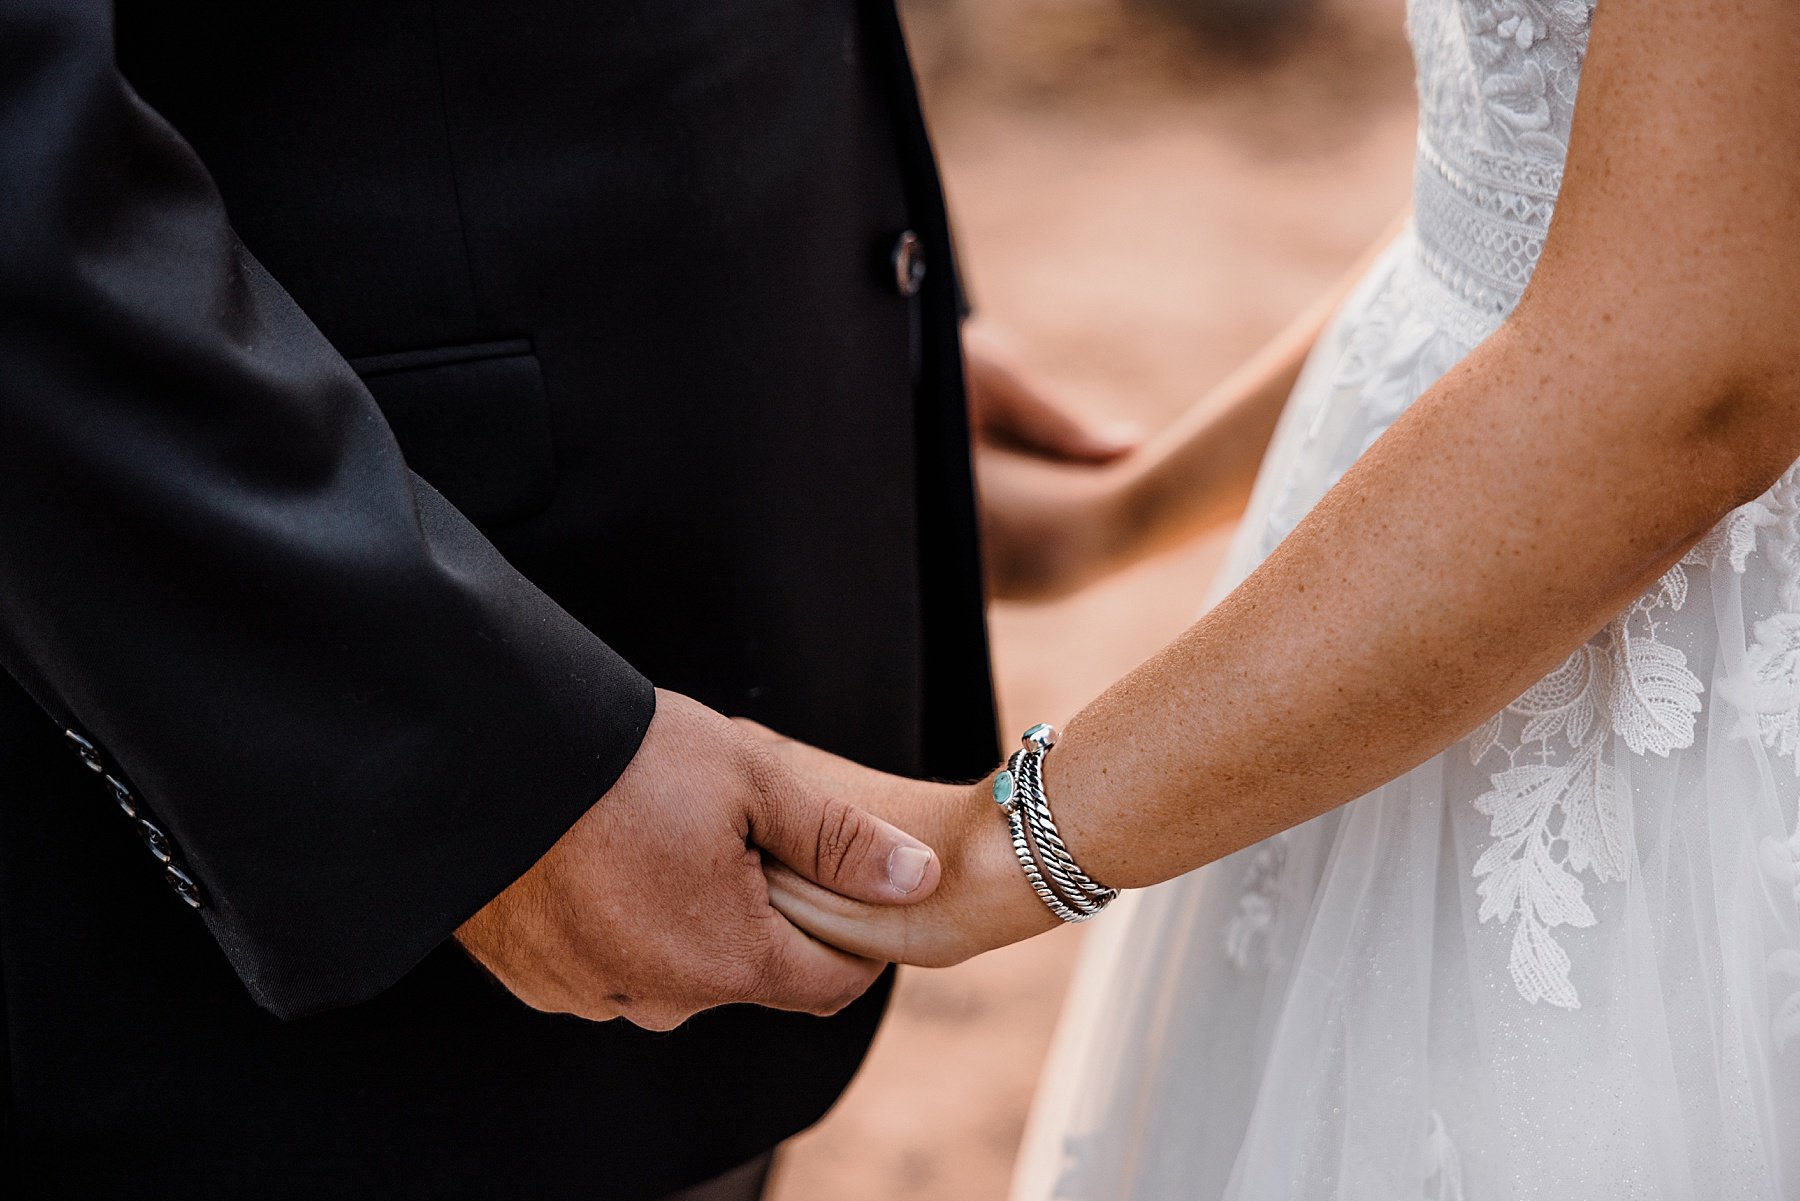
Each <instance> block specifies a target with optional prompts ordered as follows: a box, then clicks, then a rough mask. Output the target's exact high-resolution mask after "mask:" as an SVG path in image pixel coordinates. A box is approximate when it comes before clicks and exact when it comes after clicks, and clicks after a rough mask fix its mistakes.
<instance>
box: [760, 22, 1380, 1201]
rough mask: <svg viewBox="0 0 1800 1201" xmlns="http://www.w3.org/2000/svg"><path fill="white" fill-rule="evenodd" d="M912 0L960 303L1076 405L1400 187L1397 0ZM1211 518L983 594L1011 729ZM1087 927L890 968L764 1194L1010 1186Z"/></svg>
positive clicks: (1118, 385) (1161, 377)
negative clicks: (879, 1006)
mask: <svg viewBox="0 0 1800 1201" xmlns="http://www.w3.org/2000/svg"><path fill="white" fill-rule="evenodd" d="M902 7H903V9H904V10H905V12H906V16H907V24H908V28H909V30H910V32H911V36H912V40H913V46H914V50H915V53H916V56H917V59H918V63H919V68H920V73H921V77H922V79H921V82H922V84H923V87H924V91H925V102H926V108H927V110H928V112H929V116H930V118H931V120H932V126H933V130H934V134H935V137H936V141H937V148H938V152H939V155H940V157H941V159H942V166H943V170H944V175H945V179H946V186H947V187H948V190H949V193H950V203H951V209H952V212H953V213H954V215H955V217H956V220H957V223H958V230H959V239H960V246H959V249H960V250H961V252H962V257H963V261H964V267H965V271H966V273H967V275H968V278H969V282H970V285H971V291H972V293H973V296H974V300H975V303H976V307H977V309H978V311H979V312H980V314H981V316H982V319H984V320H987V321H990V322H992V323H994V324H995V325H997V326H999V327H1001V328H1003V329H1005V330H1007V331H1009V333H1010V334H1011V335H1013V340H1014V341H1015V342H1016V344H1017V346H1018V348H1019V350H1020V351H1021V352H1022V354H1023V356H1024V358H1025V361H1026V363H1027V364H1028V365H1029V366H1030V367H1032V368H1033V369H1034V373H1035V374H1036V375H1037V376H1038V377H1039V378H1040V379H1041V380H1042V381H1043V382H1044V383H1045V384H1046V385H1047V386H1049V387H1051V388H1052V389H1053V390H1054V391H1056V392H1057V393H1058V394H1060V395H1062V396H1064V397H1066V398H1068V399H1069V400H1070V401H1071V402H1073V403H1075V404H1077V405H1078V406H1080V407H1082V408H1084V409H1086V410H1088V411H1090V412H1093V413H1096V414H1100V415H1104V416H1109V417H1129V418H1133V419H1136V420H1138V421H1140V422H1142V423H1143V424H1144V425H1146V426H1147V427H1149V428H1152V429H1154V428H1156V427H1159V426H1160V425H1162V424H1163V423H1165V422H1166V421H1168V420H1169V419H1171V418H1172V417H1173V416H1174V415H1175V414H1176V413H1178V412H1180V411H1181V410H1182V409H1183V408H1184V407H1186V406H1187V405H1189V404H1191V403H1194V402H1195V400H1196V399H1197V398H1198V397H1200V396H1202V395H1203V394H1204V392H1205V391H1206V389H1207V387H1208V385H1210V384H1211V383H1212V382H1213V381H1215V380H1217V379H1219V378H1220V377H1221V376H1223V375H1224V374H1225V373H1226V372H1227V371H1229V370H1230V369H1231V368H1232V367H1234V366H1235V365H1236V364H1237V363H1238V362H1239V361H1241V360H1242V358H1243V357H1244V356H1245V355H1247V354H1248V353H1249V352H1251V351H1252V350H1254V349H1255V348H1256V347H1257V345H1259V343H1260V342H1261V341H1262V340H1263V339H1264V338H1266V337H1267V336H1268V335H1270V334H1271V333H1273V332H1274V331H1275V330H1276V329H1277V328H1279V327H1280V326H1281V325H1282V324H1283V323H1284V322H1285V321H1286V320H1287V319H1288V318H1289V317H1291V316H1292V315H1294V314H1295V313H1297V312H1299V311H1300V310H1301V309H1302V308H1304V307H1305V306H1306V304H1307V303H1308V302H1309V301H1310V300H1311V299H1312V298H1313V297H1314V296H1315V295H1316V294H1317V293H1318V292H1319V291H1320V290H1322V289H1323V288H1325V287H1327V286H1329V285H1330V283H1331V282H1332V281H1333V280H1334V279H1336V278H1337V277H1338V276H1339V275H1340V274H1341V273H1342V272H1343V271H1344V269H1345V268H1346V267H1347V266H1348V265H1349V264H1351V263H1352V262H1353V261H1354V260H1355V259H1356V258H1357V257H1358V256H1359V255H1360V253H1361V252H1362V251H1363V250H1364V249H1365V248H1366V247H1367V245H1368V244H1369V242H1370V241H1371V239H1373V238H1374V237H1375V236H1376V235H1378V234H1379V233H1380V231H1381V230H1382V229H1383V228H1384V227H1385V226H1386V225H1387V223H1388V222H1389V221H1390V220H1391V219H1392V218H1393V216H1394V215H1395V214H1396V213H1397V212H1399V211H1400V209H1401V207H1402V206H1403V205H1404V204H1405V201H1406V195H1407V171H1408V167H1409V165H1410V161H1411V156H1412V144H1413V117H1414V109H1413V96H1412V85H1411V62H1410V59H1409V58H1408V56H1407V51H1406V47H1405V42H1404V39H1403V32H1402V19H1403V14H1402V0H1311V2H1308V0H905V2H904V3H903V5H902ZM1184 9H1185V10H1202V9H1205V10H1210V12H1211V14H1212V15H1213V17H1214V19H1213V20H1211V21H1209V22H1203V23H1201V24H1200V25H1198V26H1196V25H1194V24H1192V23H1183V22H1182V21H1181V19H1180V16H1179V14H1180V13H1181V12H1182V11H1183V10H1184ZM1259 13H1261V14H1266V20H1259V19H1258V15H1259ZM1224 537H1225V535H1224V534H1223V533H1222V534H1221V535H1219V536H1218V537H1214V538H1211V539H1208V540H1207V541H1206V542H1204V543H1201V544H1197V545H1195V546H1194V547H1192V548H1190V549H1189V550H1187V551H1185V552H1182V553H1179V554H1176V555H1171V556H1168V557H1166V558H1164V559H1162V560H1159V561H1156V562H1152V563H1149V564H1146V565H1144V566H1143V567H1141V568H1139V569H1136V570H1134V571H1132V572H1130V573H1128V574H1127V575H1125V576H1122V577H1120V578H1117V579H1115V580H1112V581H1109V582H1107V583H1106V584H1104V585H1101V586H1099V587H1096V588H1094V589H1091V590H1090V591H1088V592H1087V593H1085V594H1083V595H1081V596H1078V597H1075V598H1073V599H1072V600H1069V601H1066V602H1060V603H1057V604H1054V605H1044V606H1031V607H1023V606H1002V607H999V608H997V609H996V611H995V612H994V615H993V629H994V639H995V656H996V663H997V670H998V673H999V683H1000V707H1001V729H1002V731H1003V732H1007V731H1018V730H1021V729H1023V728H1025V727H1026V726H1027V725H1029V724H1031V723H1032V722H1034V721H1045V720H1049V721H1061V720H1063V719H1065V718H1066V717H1067V716H1068V715H1069V714H1071V713H1072V712H1074V711H1075V710H1076V709H1078V708H1079V707H1080V706H1081V705H1082V703H1084V702H1085V701H1086V700H1088V699H1089V698H1090V697H1092V696H1093V695H1094V694H1095V693H1096V692H1098V691H1099V690H1100V689H1101V688H1102V687H1104V686H1105V685H1106V684H1107V683H1108V682H1110V681H1111V680H1112V679H1114V678H1115V677H1117V676H1119V675H1120V674H1122V673H1123V672H1124V671H1126V670H1127V669H1129V668H1130V667H1132V666H1133V665H1134V664H1136V663H1137V662H1138V661H1140V660H1141V659H1143V658H1144V657H1145V656H1147V655H1148V654H1149V653H1150V652H1151V651H1153V650H1155V649H1156V648H1157V647H1158V646H1160V645H1161V644H1162V643H1164V642H1166V641H1167V640H1168V639H1169V638H1171V637H1173V636H1174V635H1175V634H1176V633H1177V632H1179V631H1180V630H1181V629H1182V628H1183V627H1184V626H1185V625H1186V624H1187V622H1188V621H1189V620H1190V619H1191V617H1192V616H1193V613H1194V610H1195V608H1196V606H1197V605H1198V604H1199V602H1200V599H1201V597H1202V594H1203V593H1204V592H1205V589H1206V585H1207V582H1208V579H1209V577H1210V576H1211V574H1212V572H1213V570H1214V568H1215V566H1216V565H1217V562H1218V559H1219V556H1220V553H1221V552H1222V550H1223V542H1224ZM1079 941H1080V939H1079V932H1078V931H1077V930H1073V929H1071V930H1067V931H1063V932H1060V933H1058V934H1054V935H1050V936H1047V937H1045V938H1041V939H1037V940H1035V941H1033V942H1031V943H1028V944H1024V945H1021V946H1017V947H1012V948H1009V949H1008V950H1006V951H1003V952H999V953H996V954H994V955H990V956H987V957H985V958H983V959H981V960H977V961H974V962H971V963H967V964H964V965H962V966H961V967H958V968H953V969H950V970H947V971H938V972H926V971H909V972H905V973H903V974H902V976H901V981H900V987H899V992H898V996H897V998H896V1001H895V1005H894V1008H893V1011H892V1013H891V1016H890V1017H889V1020H888V1023H887V1025H886V1027H885V1028H884V1030H883V1032H882V1034H881V1036H880V1038H879V1039H878V1041H877V1042H876V1044H875V1048H874V1051H873V1053H872V1055H871V1057H870V1059H869V1062H868V1065H867V1066H866V1067H865V1068H864V1070H863V1072H862V1074H861V1076H859V1077H858V1079H857V1081H856V1083H855V1084H854V1085H853V1086H852V1088H851V1090H850V1092H849V1094H848V1095H847V1096H846V1097H845V1099H844V1101H843V1102H842V1104H840V1105H839V1106H838V1108H837V1109H836V1110H835V1111H834V1112H833V1113H832V1114H831V1116H830V1117H828V1118H827V1119H826V1120H825V1121H824V1122H823V1123H822V1124H821V1125H820V1126H819V1127H818V1128H817V1129H815V1130H813V1131H811V1132H809V1133H808V1134H806V1135H804V1136H802V1137H801V1138H800V1139H798V1140H796V1141H795V1143H794V1144H793V1145H792V1146H791V1147H790V1149H789V1150H788V1152H787V1154H786V1157H785V1160H784V1162H783V1164H782V1166H781V1169H780V1174H779V1177H778V1181H777V1184H776V1187H775V1189H774V1194H773V1195H774V1201H902V1199H912V1198H931V1199H932V1201H993V1199H997V1198H1002V1197H1004V1196H1005V1192H1006V1187H1007V1182H1008V1179H1009V1175H1010V1171H1011V1164H1012V1160H1013V1156H1014V1154H1015V1151H1016V1149H1017V1146H1018V1142H1019V1138H1020V1135H1021V1133H1022V1132H1023V1129H1024V1124H1025V1116H1026V1111H1027V1107H1028V1106H1029V1104H1030V1099H1031V1093H1032V1090H1033V1088H1034V1086H1035V1084H1036V1081H1037V1075H1038V1072H1039V1069H1040V1067H1041V1065H1042V1061H1043V1057H1044V1051H1045V1048H1046V1046H1047V1044H1048V1042H1049V1038H1050V1034H1051V1030H1052V1028H1053V1026H1054V1023H1055V1020H1056V1016H1057V1010H1058V1008H1059V1005H1060V1002H1061V999H1062V992H1063V987H1064V984H1065V981H1066V979H1067V976H1068V973H1069V970H1070V968H1071V967H1072V965H1073V961H1074V956H1075V951H1076V949H1077V948H1078V946H1079Z"/></svg>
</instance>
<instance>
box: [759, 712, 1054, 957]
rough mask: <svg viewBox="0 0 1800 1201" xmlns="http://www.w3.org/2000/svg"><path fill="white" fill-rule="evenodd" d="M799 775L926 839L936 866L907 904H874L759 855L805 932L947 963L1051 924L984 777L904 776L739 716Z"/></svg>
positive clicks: (872, 953) (866, 950)
mask: <svg viewBox="0 0 1800 1201" xmlns="http://www.w3.org/2000/svg"><path fill="white" fill-rule="evenodd" d="M742 724H743V725H744V726H745V728H747V729H749V730H750V731H752V732H753V733H755V734H757V735H759V736H760V737H762V738H763V739H765V740H767V742H768V745H769V746H770V749H771V750H773V751H774V753H775V754H776V756H777V757H778V758H780V759H781V760H782V762H783V763H784V764H785V765H786V766H788V767H789V768H791V769H792V770H793V771H794V772H795V773H796V774H798V775H799V776H800V777H801V778H802V779H804V780H806V781H808V782H809V783H812V784H814V785H815V786H816V787H818V788H820V789H822V790H825V791H826V792H827V793H828V795H831V796H835V797H837V798H838V799H840V800H844V801H848V802H850V803H852V804H855V805H858V806H862V807H866V809H867V811H868V812H870V813H873V814H875V815H877V816H879V817H882V818H885V819H886V820H888V821H891V822H893V823H894V824H895V825H897V826H899V827H900V828H901V829H903V830H906V831H907V832H908V833H910V834H912V835H914V836H915V837H917V838H919V839H921V840H922V841H924V842H925V843H926V844H927V845H929V846H931V847H932V848H934V849H935V850H936V851H937V853H938V858H939V861H940V863H941V864H942V870H943V875H942V878H941V880H940V882H939V884H938V887H937V891H936V892H934V893H933V894H932V896H931V897H930V898H929V899H928V900H925V901H921V902H920V903H918V904H917V905H911V906H900V907H893V908H883V907H882V906H878V905H865V904H862V903H860V902H856V901H847V900H845V899H844V898H843V897H839V896H837V895H835V894H833V893H831V892H829V891H827V890H826V889H823V888H820V887H818V886H817V885H815V884H813V883H811V882H810V881H808V880H806V879H805V878H804V877H802V876H799V875H796V874H795V873H794V872H791V871H789V870H788V869H787V868H786V867H784V866H782V865H781V864H779V863H775V862H770V861H765V866H764V871H765V873H766V874H767V876H768V878H769V899H770V901H771V902H772V903H773V905H774V906H775V908H776V909H777V910H779V911H780V912H781V913H782V914H783V915H784V916H785V917H786V918H787V919H788V920H789V921H791V922H793V923H794V924H795V925H796V926H799V927H800V928H801V929H803V930H805V931H806V932H807V933H809V934H811V935H812V936H813V937H815V938H818V939H820V940H822V941H824V942H828V943H831V944H832V945H834V946H837V947H839V948H841V949H843V950H846V951H850V952H851V953H852V954H856V955H860V956H863V957H865V958H869V959H883V960H889V961H891V962H894V963H911V964H916V965H918V966H921V967H947V966H949V965H950V964H953V963H961V962H962V961H963V960H965V959H968V958H969V957H971V956H973V955H978V954H980V953H981V952H983V951H989V950H992V949H994V948H995V947H1001V946H1005V945H1006V944H1008V943H1014V942H1018V941H1020V940H1021V939H1025V938H1029V937H1031V936H1032V935H1034V934H1041V933H1043V932H1044V931H1045V930H1048V929H1050V928H1052V927H1053V926H1055V925H1056V924H1057V921H1056V918H1055V917H1053V916H1052V915H1051V913H1050V911H1049V910H1048V909H1046V908H1045V907H1044V905H1043V902H1041V901H1039V900H1038V899H1037V896H1036V894H1034V893H1033V892H1032V891H1031V886H1030V885H1028V884H1027V883H1026V882H1025V876H1024V873H1023V872H1022V871H1021V870H1020V868H1019V861H1018V860H1017V859H1016V858H1015V857H1014V855H1013V850H1012V842H1011V838H1010V835H1009V834H1008V833H1007V825H1006V821H1005V819H1004V818H1003V817H1002V815H1001V814H1000V812H999V811H998V808H997V807H996V806H995V804H994V802H993V800H992V799H991V792H990V786H991V782H990V781H983V782H982V783H980V784H934V783H930V782H927V781H922V780H908V779H905V778H903V777H900V776H891V775H888V774H887V773H886V772H879V771H874V770H872V769H870V768H866V767H863V766H861V765H860V764H857V763H853V762H851V761H850V760H848V759H843V758H840V757H838V756H836V755H833V754H830V753H828V752H826V751H821V750H819V749H818V748H816V747H812V746H808V745H806V744H805V743H801V742H795V741H793V740H792V739H789V738H784V737H782V736H781V735H779V734H776V733H774V732H773V731H771V730H769V729H767V728H765V727H763V726H759V725H757V724H755V723H754V722H748V721H745V722H743V723H742Z"/></svg>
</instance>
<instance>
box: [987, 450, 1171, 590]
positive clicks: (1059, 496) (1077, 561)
mask: <svg viewBox="0 0 1800 1201" xmlns="http://www.w3.org/2000/svg"><path fill="white" fill-rule="evenodd" d="M1128 472H1129V469H1128V468H1127V466H1126V465H1125V464H1120V465H1117V466H1108V467H1071V466H1069V465H1067V464H1061V463H1052V462H1048V461H1046V460H1044V459H1041V458H1033V457H1029V456H1026V455H1021V454H1017V453H1014V452H1010V451H1004V450H987V451H984V452H983V453H982V454H981V456H980V457H979V458H978V459H977V460H976V474H977V479H978V480H979V482H980V484H981V532H982V546H983V550H984V553H985V555H986V557H987V569H988V587H989V591H990V592H991V593H992V595H993V596H994V597H995V598H997V599H1000V600H1033V601H1035V600H1053V599H1055V598H1057V597H1060V596H1067V595H1069V594H1070V593H1072V592H1077V591H1079V590H1081V589H1082V588H1085V587H1086V586H1087V585H1089V584H1091V583H1093V582H1094V581H1096V580H1099V579H1102V578H1104V577H1105V576H1107V575H1110V574H1111V573H1112V572H1114V571H1116V570H1118V569H1119V568H1121V567H1124V566H1126V565H1127V564H1128V563H1130V562H1131V561H1132V560H1133V559H1134V558H1136V557H1137V555H1136V553H1135V547H1136V545H1137V539H1136V538H1135V537H1134V536H1133V532H1132V528H1131V522H1130V515H1131V512H1132V508H1131V505H1130V503H1129V501H1130V491H1129V488H1130V475H1129V473H1128Z"/></svg>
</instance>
